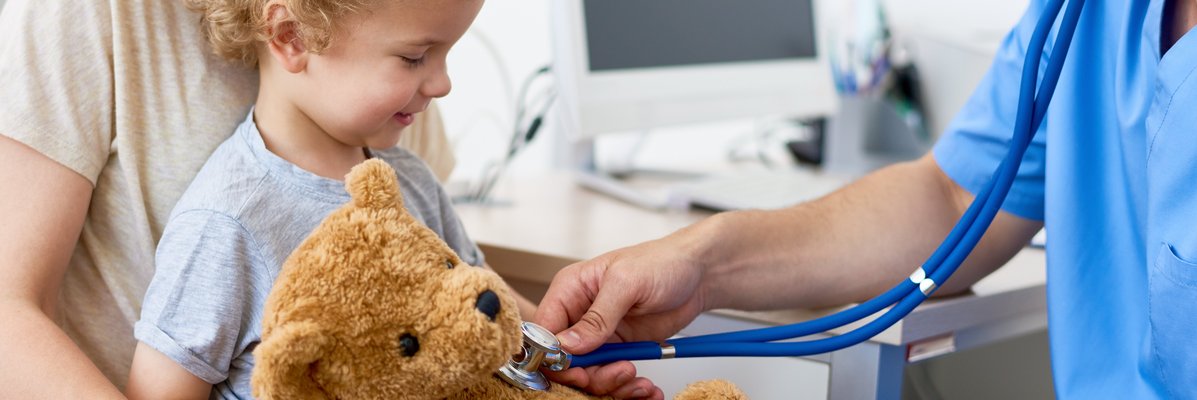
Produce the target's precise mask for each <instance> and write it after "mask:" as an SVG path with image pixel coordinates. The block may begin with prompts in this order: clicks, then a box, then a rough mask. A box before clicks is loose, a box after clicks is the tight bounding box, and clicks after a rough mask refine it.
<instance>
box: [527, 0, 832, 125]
mask: <svg viewBox="0 0 1197 400" xmlns="http://www.w3.org/2000/svg"><path fill="white" fill-rule="evenodd" d="M550 3H551V4H552V7H553V10H552V12H553V15H552V19H551V24H552V30H553V35H552V41H553V71H554V74H555V75H556V77H557V82H558V91H559V94H558V100H559V103H558V112H559V113H561V114H562V117H563V118H564V119H565V120H564V121H563V122H565V125H564V128H565V130H567V131H568V132H567V134H568V135H570V136H572V137H574V138H586V137H591V136H594V135H598V134H602V133H607V132H618V131H631V130H642V129H649V128H656V127H662V126H672V125H680V124H688V123H698V122H705V121H714V120H724V119H735V118H745V117H754V116H762V115H783V116H814V115H824V114H827V113H829V112H830V111H831V110H832V108H833V107H834V104H835V101H834V99H835V96H834V91H833V84H832V81H831V73H830V70H829V69H828V67H827V63H825V62H823V61H822V58H823V57H822V53H821V52H820V51H819V48H820V43H819V36H820V35H819V32H818V30H817V29H816V20H817V19H818V18H817V17H816V7H815V4H813V3H814V1H813V0H734V1H729V0H553V1H551V2H550Z"/></svg>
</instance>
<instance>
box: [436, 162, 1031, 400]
mask: <svg viewBox="0 0 1197 400" xmlns="http://www.w3.org/2000/svg"><path fill="white" fill-rule="evenodd" d="M495 198H497V199H499V200H501V201H503V202H510V204H507V205H476V204H465V205H459V206H457V212H458V214H459V215H460V216H461V218H462V221H463V223H464V224H465V227H466V230H467V231H468V232H469V234H470V236H471V237H472V238H473V239H474V240H475V241H477V242H478V243H479V245H480V246H481V247H482V249H483V251H484V252H485V253H486V257H487V260H488V262H489V263H490V264H491V266H492V267H494V268H495V270H496V271H498V272H499V274H500V275H503V276H504V278H505V279H507V280H508V281H509V282H510V283H511V284H512V286H513V287H515V288H516V290H519V291H520V292H521V293H524V294H525V295H527V296H528V297H530V298H532V299H534V300H535V299H538V298H539V297H540V296H542V295H543V294H544V291H545V289H546V288H547V285H548V283H549V282H550V281H551V280H552V277H553V275H554V274H556V272H557V271H558V270H560V269H561V268H562V267H564V266H566V265H568V264H570V263H573V262H576V261H579V260H584V259H588V258H591V257H594V256H597V255H600V254H602V253H605V252H607V251H610V250H613V249H617V248H620V247H625V246H629V245H633V244H636V243H640V242H643V241H647V240H651V239H656V238H659V237H661V236H665V235H667V234H669V233H671V232H673V231H674V230H676V229H678V228H681V227H683V226H686V225H689V224H691V223H694V222H696V221H698V220H700V219H702V218H704V217H707V216H709V215H710V214H709V213H707V212H700V211H667V212H656V211H650V210H646V209H643V208H639V207H636V206H632V205H628V204H625V203H622V202H619V201H617V200H614V199H612V198H609V197H607V196H604V195H602V194H598V193H593V192H590V191H587V190H585V189H582V188H579V187H578V186H577V185H575V184H574V182H573V180H572V178H571V177H570V176H569V175H568V174H567V173H563V172H562V173H546V174H545V175H543V176H538V177H524V178H509V179H507V180H505V181H504V182H503V183H501V184H500V185H499V186H498V187H497V188H496V190H495ZM1044 262H1045V261H1044V254H1043V251H1042V250H1039V249H1029V248H1028V249H1024V250H1023V251H1022V252H1021V253H1019V254H1018V255H1017V256H1015V258H1014V259H1013V260H1011V261H1010V263H1008V264H1007V265H1006V266H1005V267H1003V268H1001V269H999V270H998V271H997V272H995V273H993V274H991V275H990V276H988V277H986V278H985V279H982V280H981V281H980V282H978V283H977V284H976V285H975V286H974V287H973V290H972V293H970V294H966V295H961V296H956V297H952V298H945V299H935V300H931V301H928V302H926V303H924V304H922V305H920V306H919V307H918V308H917V309H915V310H914V311H913V312H911V313H910V315H908V316H907V317H906V318H905V319H903V320H902V321H901V322H899V323H898V324H896V325H894V326H893V327H890V328H889V329H888V330H886V331H884V332H882V333H880V334H878V335H877V336H876V337H874V338H873V339H872V340H870V341H869V342H866V343H862V344H860V345H857V346H853V347H851V348H847V349H844V350H840V351H836V352H833V353H830V354H823V355H817V356H811V357H807V358H810V359H813V360H817V361H820V362H825V363H827V364H828V365H829V366H830V376H829V381H830V382H829V388H828V393H829V397H830V398H831V399H864V398H878V399H898V398H900V396H901V385H902V371H903V368H904V366H905V365H906V364H907V363H912V362H919V361H922V360H925V359H928V358H931V357H936V356H939V355H942V354H947V353H951V352H953V351H959V350H964V349H969V348H973V347H977V346H983V345H986V344H989V343H994V342H997V341H1001V340H1005V339H1010V338H1014V337H1017V336H1020V335H1023V334H1027V333H1031V332H1035V331H1039V330H1042V329H1045V328H1046V326H1047V311H1046V306H1045V304H1046V303H1045V300H1046V298H1045V290H1044V281H1045V270H1044V267H1043V266H1044ZM834 311H836V310H835V309H831V310H787V311H775V312H744V311H733V310H716V311H711V312H708V313H704V314H703V315H702V316H700V317H699V318H698V319H697V320H696V321H695V322H694V323H693V324H691V325H690V326H688V327H687V328H685V329H683V331H682V332H681V334H682V335H687V336H689V335H697V334H705V333H714V332H724V331H729V330H740V329H749V328H759V327H764V326H774V325H778V324H787V323H793V322H799V321H804V320H808V319H811V318H816V317H819V316H822V315H826V314H828V313H831V312H834ZM860 325H862V324H860V323H857V324H854V325H849V326H846V327H843V328H840V329H836V330H833V331H832V332H830V333H831V334H837V333H842V332H845V331H848V330H851V329H853V328H855V327H858V326H860Z"/></svg>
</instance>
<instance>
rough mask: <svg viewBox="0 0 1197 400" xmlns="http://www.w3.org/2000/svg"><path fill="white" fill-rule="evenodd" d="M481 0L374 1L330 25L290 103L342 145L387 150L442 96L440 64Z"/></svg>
mask: <svg viewBox="0 0 1197 400" xmlns="http://www.w3.org/2000/svg"><path fill="white" fill-rule="evenodd" d="M481 6H482V0H378V1H376V2H375V3H374V4H373V5H371V6H370V7H369V8H368V9H367V10H365V11H363V12H360V13H357V14H355V15H349V16H346V17H344V18H343V20H341V21H337V22H338V29H337V30H336V31H335V32H334V33H333V37H332V44H331V45H330V46H329V47H328V48H326V49H325V51H323V52H321V53H320V54H312V55H311V56H310V58H309V61H308V63H307V68H306V70H305V71H304V72H303V74H304V76H303V77H302V79H301V81H300V86H303V87H302V88H296V89H299V91H298V92H297V93H293V94H295V95H296V96H295V97H296V98H295V99H294V101H295V103H296V104H297V105H298V106H299V107H300V108H301V109H302V110H303V112H304V114H306V115H307V116H308V117H309V118H311V120H312V122H313V123H315V124H316V125H318V126H319V127H320V128H321V129H322V130H323V131H324V132H326V133H328V134H329V135H330V136H332V137H333V138H334V139H336V140H337V141H339V142H341V143H344V144H346V145H349V146H360V147H373V148H388V147H392V146H394V145H395V144H396V143H397V142H398V141H399V134H400V132H401V131H402V130H403V129H404V128H405V127H407V126H408V125H410V124H411V123H412V121H413V114H416V113H419V112H422V111H424V109H425V108H427V107H428V103H429V102H431V100H432V99H433V98H436V97H442V96H445V95H446V94H448V93H449V88H450V86H451V85H450V83H449V76H448V75H447V74H446V70H445V58H446V55H447V53H448V52H449V48H450V47H452V46H453V44H455V43H456V42H457V40H458V39H460V38H461V36H462V35H463V34H465V31H466V29H467V28H468V27H469V26H470V24H471V23H472V22H473V20H474V17H475V16H477V14H478V10H479V9H480V8H481Z"/></svg>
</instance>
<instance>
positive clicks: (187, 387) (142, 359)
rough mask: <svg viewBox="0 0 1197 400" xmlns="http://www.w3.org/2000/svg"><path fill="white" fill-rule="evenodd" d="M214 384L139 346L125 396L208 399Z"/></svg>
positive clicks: (141, 345)
mask: <svg viewBox="0 0 1197 400" xmlns="http://www.w3.org/2000/svg"><path fill="white" fill-rule="evenodd" d="M211 391H212V384H210V383H208V382H204V381H203V380H202V379H200V378H198V377H196V376H195V375H192V374H191V372H188V371H187V370H186V369H184V368H183V366H181V365H179V364H178V363H175V361H174V360H171V359H170V358H168V357H166V355H165V354H162V353H159V352H158V350H154V348H153V347H150V346H147V345H146V344H145V343H141V342H138V343H137V351H136V352H135V353H133V369H132V370H130V371H129V384H128V385H127V386H126V387H125V395H126V396H129V399H130V400H138V399H206V398H208V395H209V393H210V392H211Z"/></svg>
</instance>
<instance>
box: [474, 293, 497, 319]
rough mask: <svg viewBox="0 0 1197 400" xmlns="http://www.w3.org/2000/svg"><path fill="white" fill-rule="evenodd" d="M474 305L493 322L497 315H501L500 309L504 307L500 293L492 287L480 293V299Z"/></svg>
mask: <svg viewBox="0 0 1197 400" xmlns="http://www.w3.org/2000/svg"><path fill="white" fill-rule="evenodd" d="M474 307H475V308H477V309H478V311H481V312H482V314H483V315H486V317H487V318H490V321H491V322H494V321H495V316H497V315H499V311H500V310H502V308H503V307H502V304H500V302H499V295H497V294H495V292H494V291H492V290H490V289H487V290H485V291H483V292H482V293H479V294H478V301H477V303H475V304H474Z"/></svg>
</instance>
